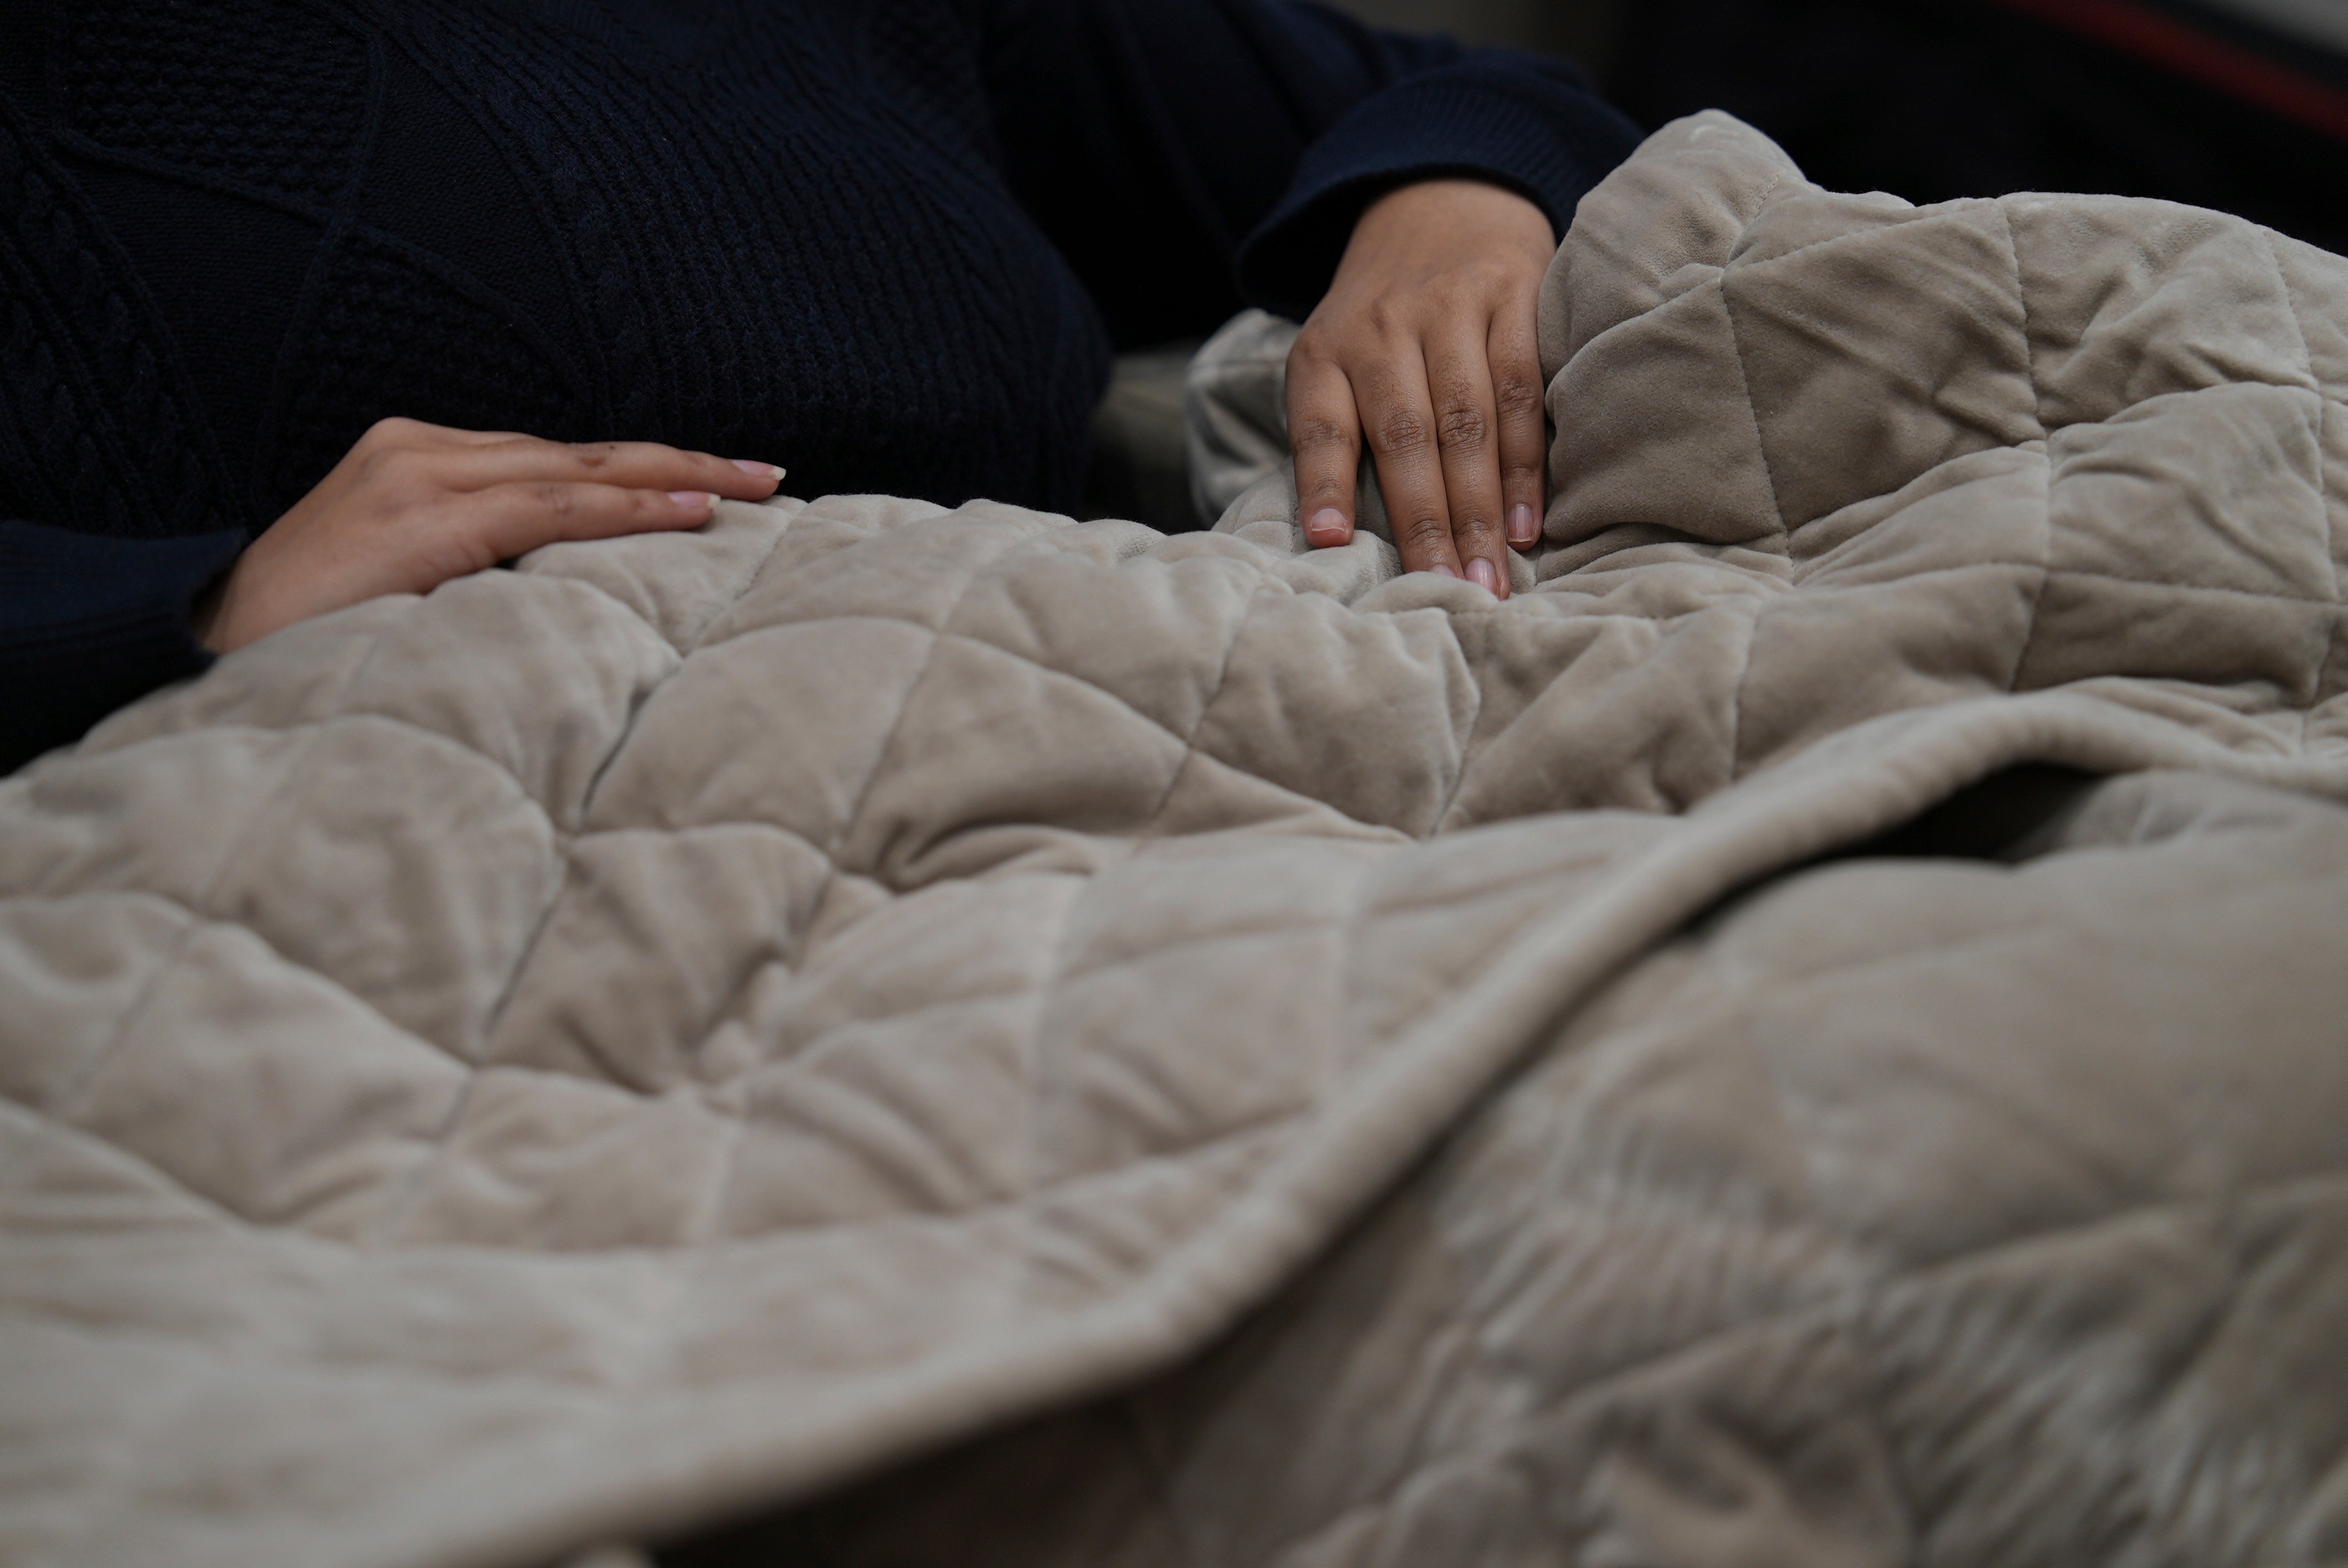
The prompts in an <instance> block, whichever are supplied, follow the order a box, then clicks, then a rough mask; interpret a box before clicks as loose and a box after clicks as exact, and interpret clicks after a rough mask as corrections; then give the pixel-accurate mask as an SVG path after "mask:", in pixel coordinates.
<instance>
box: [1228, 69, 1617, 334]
mask: <svg viewBox="0 0 2348 1568" xmlns="http://www.w3.org/2000/svg"><path fill="white" fill-rule="evenodd" d="M1640 137H1641V133H1640V131H1639V128H1637V127H1636V126H1634V125H1632V123H1631V121H1630V120H1629V119H1627V118H1624V117H1623V116H1622V113H1621V111H1619V110H1617V109H1615V108H1613V107H1612V105H1610V104H1608V103H1606V102H1605V101H1604V100H1603V99H1601V98H1600V97H1598V96H1597V95H1596V94H1594V93H1592V92H1591V91H1589V90H1588V89H1587V88H1585V87H1580V86H1578V85H1576V84H1575V83H1574V82H1573V81H1572V80H1571V79H1570V77H1568V76H1567V75H1566V71H1565V67H1556V68H1555V70H1554V73H1552V71H1551V70H1550V69H1547V68H1543V67H1541V66H1537V65H1535V64H1534V63H1532V62H1531V61H1529V59H1528V57H1527V56H1523V55H1519V54H1512V53H1508V52H1504V51H1499V50H1488V51H1479V52H1477V53H1473V54H1470V55H1468V56H1465V57H1463V58H1462V59H1460V60H1459V61H1458V62H1457V63H1456V64H1454V65H1450V66H1447V67H1441V68H1439V69H1437V70H1432V71H1428V72H1426V73H1424V74H1422V75H1418V76H1414V77H1406V78H1404V79H1403V80H1401V81H1399V82H1396V83H1395V84H1394V85H1393V86H1391V87H1386V88H1385V89H1383V90H1382V91H1379V92H1376V93H1374V94H1372V95H1371V96H1370V97H1367V98H1365V99H1364V100H1363V101H1362V102H1361V103H1359V104H1357V105H1355V106H1354V108H1353V109H1352V110H1351V111H1350V112H1348V113H1347V114H1346V115H1345V116H1344V118H1342V119H1340V120H1338V122H1337V123H1336V124H1335V125H1334V126H1332V127H1331V128H1330V129H1329V131H1328V133H1327V134H1326V135H1325V136H1323V137H1322V138H1321V139H1320V140H1319V141H1316V142H1314V143H1313V146H1312V147H1311V148H1309V149H1306V151H1305V154H1304V158H1303V162H1302V163H1300V164H1299V165H1298V167H1297V171H1296V179H1295V180H1294V181H1293V183H1292V184H1291V185H1290V187H1289V190H1288V194H1287V195H1286V196H1285V197H1283V198H1282V200H1281V203H1280V205H1279V206H1278V207H1277V208H1276V209H1274V210H1273V211H1272V216H1271V217H1270V218H1267V219H1266V220H1264V221H1263V223H1262V226H1261V227H1259V228H1258V229H1257V230H1256V231H1255V232H1254V233H1252V234H1251V235H1250V236H1248V239H1247V241H1246V242H1245V243H1244V244H1243V245H1241V248H1240V255H1239V280H1240V292H1241V293H1242V294H1243V295H1245V296H1246V298H1247V299H1248V300H1249V302H1251V303H1254V304H1258V305H1262V307H1263V308H1264V309H1266V310H1269V311H1272V312H1274V313H1278V314H1281V315H1284V316H1287V317H1289V318H1290V319H1292V320H1294V321H1303V319H1304V318H1305V317H1306V316H1307V315H1309V314H1311V313H1312V311H1313V306H1314V305H1315V304H1317V303H1319V302H1320V300H1321V296H1322V295H1323V293H1325V292H1328V288H1329V280H1330V279H1331V278H1332V277H1333V276H1334V275H1335V273H1336V271H1337V262H1338V261H1339V260H1340V259H1341V258H1342V257H1343V256H1344V253H1345V244H1346V241H1349V240H1350V239H1352V238H1353V233H1354V222H1355V221H1356V220H1358V219H1359V218H1360V217H1361V215H1362V211H1363V210H1364V209H1365V208H1366V207H1368V206H1369V204H1370V203H1371V202H1372V201H1374V200H1376V199H1377V198H1378V197H1380V196H1383V195H1385V193H1386V192H1387V191H1389V190H1394V189H1395V188H1396V187H1398V186H1403V185H1408V184H1412V183H1414V182H1416V181H1417V180H1422V179H1454V178H1468V179H1486V180H1489V181H1491V182H1492V183H1494V184H1497V185H1501V186H1505V187H1507V188H1508V189H1509V190H1514V191H1516V192H1517V193H1518V194H1519V195H1521V196H1524V197H1526V198H1528V199H1529V200H1531V201H1532V202H1533V203H1534V204H1535V205H1537V206H1539V207H1540V210H1542V211H1543V212H1545V213H1547V214H1548V215H1549V221H1550V228H1551V229H1552V230H1554V231H1556V233H1557V234H1558V235H1559V236H1560V238H1562V237H1563V236H1564V233H1565V231H1566V230H1567V229H1568V228H1569V227H1570V225H1571V224H1572V222H1573V210H1574V208H1575V206H1576V205H1577V204H1578V203H1579V202H1580V201H1581V198H1582V197H1583V195H1584V194H1586V193H1587V192H1588V191H1589V190H1590V189H1591V187H1592V186H1594V185H1596V184H1597V183H1598V182H1599V181H1600V180H1601V179H1604V178H1605V177H1606V175H1607V174H1608V173H1610V172H1612V169H1614V167H1615V166H1616V165H1617V164H1619V163H1621V162H1622V160H1623V159H1626V158H1629V157H1630V156H1631V154H1632V151H1633V150H1634V149H1636V148H1637V147H1638V145H1639V141H1640Z"/></svg>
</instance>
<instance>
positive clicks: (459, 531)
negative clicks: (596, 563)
mask: <svg viewBox="0 0 2348 1568" xmlns="http://www.w3.org/2000/svg"><path fill="white" fill-rule="evenodd" d="M782 477H783V471H782V470H781V469H779V468H777V467H775V466H773V465H771V464H767V463H752V462H747V461H743V460H739V459H736V460H735V461H732V462H728V461H726V459H724V458H722V457H710V456H704V455H703V454H701V453H698V452H680V451H678V450H677V449H676V448H675V447H673V446H654V445H652V444H651V443H649V442H642V441H599V442H594V443H592V444H589V445H586V446H565V445H563V444H561V443H560V442H555V441H541V440H538V439H536V438H535V437H533V436H506V435H491V434H485V433H483V432H480V431H475V430H450V429H448V428H446V427H445V426H442V425H426V424H423V423H421V422H419V421H417V420H414V419H386V420H384V421H382V422H381V423H379V424H377V425H376V426H375V427H374V428H373V429H371V430H369V431H368V432H367V433H366V435H365V436H360V437H359V439H358V444H357V445H356V446H353V447H352V448H351V449H350V452H349V454H348V455H347V456H345V457H344V458H343V460H342V461H341V462H339V463H337V464H335V466H334V470H333V471H332V472H331V473H329V474H328V475H327V476H326V477H324V478H323V479H321V480H319V481H318V483H317V486H316V487H315V488H314V489H313V490H311V492H310V493H309V494H308V495H306V496H304V497H302V498H301V499H300V500H299V501H296V502H295V503H294V504H293V510H291V511H289V512H287V513H286V514H285V515H284V516H283V517H282V518H278V519H277V521H275V522H274V523H272V524H271V525H270V526H269V528H267V530H266V531H264V532H263V534H262V536H261V537H260V538H257V539H255V540H253V541H252V544H251V545H249V546H247V547H246V548H245V551H244V553H243V554H242V555H241V556H239V557H238V558H237V560H236V565H235V566H233V567H232V568H231V569H230V570H229V573H228V576H227V577H225V578H223V579H221V583H220V585H219V586H218V587H217V588H215V589H213V590H212V591H211V593H210V594H209V595H207V596H206V599H205V600H204V602H202V603H201V604H199V605H198V606H197V610H196V617H195V632H196V640H197V641H200V642H201V643H202V644H203V645H204V646H205V647H207V648H209V649H211V651H213V652H215V653H226V652H228V651H230V650H231V649H234V648H242V647H243V646H244V645H245V644H246V643H248V642H252V641H258V640H259V639H261V638H263V637H266V636H268V635H269V634H270V633H271V632H273V631H275V630H279V629H281V628H283V627H287V626H291V625H293V623H294V622H295V621H297V620H308V619H309V618H310V617H311V616H314V615H324V613H325V612H326V611H328V610H341V609H343V608H345V606H348V605H354V604H357V603H359V602H360V601H361V600H368V599H373V598H376V596H377V595H380V594H386V593H428V592H430V591H431V590H432V589H436V588H438V587H439V586H440V585H441V584H442V583H444V582H447V581H448V579H451V578H458V577H463V576H465V575H467V574H468V573H470V572H477V571H480V570H482V569H486V568H489V567H492V566H495V565H496V564H497V563H498V562H499V561H501V560H510V559H513V558H514V557H516V556H518V555H521V554H524V553H525V552H527V551H530V550H533V549H536V548H538V547H539V546H541V545H545V544H552V543H553V542H554V541H556V540H557V539H602V538H612V537H613V536H615V535H618V534H636V533H650V532H653V531H654V530H656V529H664V528H697V527H698V526H700V525H701V524H703V523H705V522H707V521H708V520H709V518H710V515H711V514H712V513H713V512H715V511H716V504H717V500H718V497H721V496H722V497H728V498H731V499H733V500H737V501H758V500H764V499H765V498H766V497H768V496H771V495H773V494H774V493H775V487H776V486H777V485H778V484H779V483H781V481H782Z"/></svg>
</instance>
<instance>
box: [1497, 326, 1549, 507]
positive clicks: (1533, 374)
mask: <svg viewBox="0 0 2348 1568" xmlns="http://www.w3.org/2000/svg"><path fill="white" fill-rule="evenodd" d="M1538 299H1539V296H1538V295H1532V294H1529V295H1527V296H1525V297H1524V298H1523V299H1521V300H1519V301H1515V302H1511V303H1509V304H1508V305H1504V306H1503V307H1501V309H1500V311H1499V312H1498V313H1497V314H1496V315H1494V316H1493V318H1492V338H1491V361H1492V400H1493V406H1494V408H1495V409H1496V411H1497V412H1498V415H1499V434H1500V505H1501V507H1503V508H1504V510H1503V514H1502V516H1503V518H1504V521H1505V525H1506V531H1507V533H1508V536H1509V544H1510V545H1512V546H1514V547H1515V548H1518V549H1520V550H1524V549H1530V548H1532V547H1533V546H1534V545H1536V544H1538V543H1539V542H1540V534H1541V518H1542V516H1543V514H1544V513H1545V512H1546V510H1547V508H1548V505H1549V497H1548V496H1547V495H1546V494H1545V492H1546V490H1547V485H1546V483H1545V480H1546V477H1547V474H1548V471H1549V421H1548V419H1547V417H1546V410H1545V406H1544V401H1543V392H1542V388H1541V377H1540V336H1539V334H1538V331H1537V329H1536V327H1535V325H1534V319H1535V311H1536V302H1537V300H1538Z"/></svg>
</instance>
